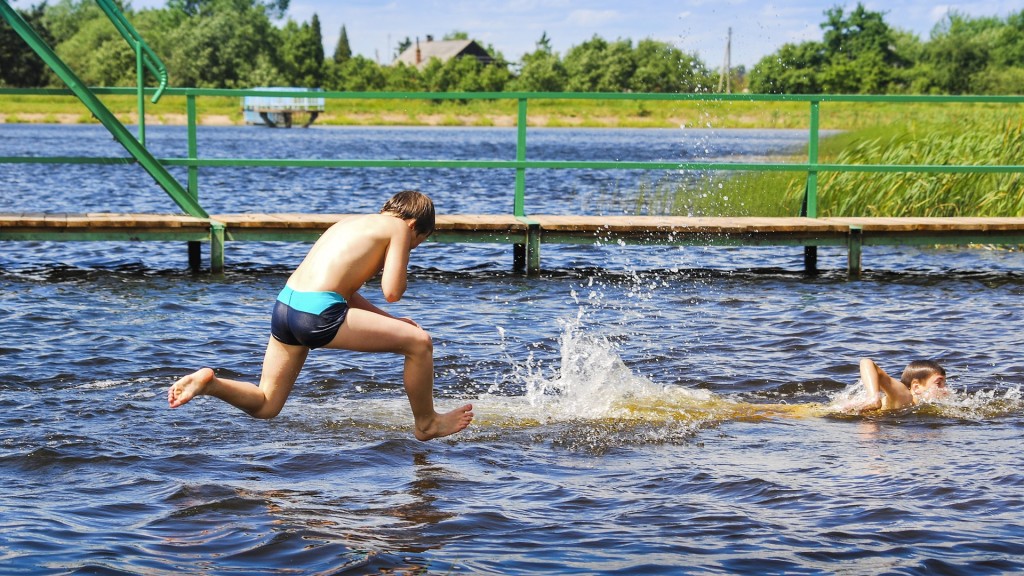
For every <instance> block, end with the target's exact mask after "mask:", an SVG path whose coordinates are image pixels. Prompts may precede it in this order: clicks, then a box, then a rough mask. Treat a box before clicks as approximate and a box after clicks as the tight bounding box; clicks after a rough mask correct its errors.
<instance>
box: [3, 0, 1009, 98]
mask: <svg viewBox="0 0 1024 576" xmlns="http://www.w3.org/2000/svg"><path fill="white" fill-rule="evenodd" d="M120 5H121V7H122V8H123V9H124V12H125V14H126V16H127V17H128V19H129V20H130V21H131V22H132V24H133V25H134V26H135V28H136V29H138V31H139V32H140V33H141V35H142V37H143V38H145V39H146V42H147V43H148V44H149V45H150V46H151V47H152V48H153V50H154V51H155V52H156V53H157V54H159V55H160V56H161V58H162V59H163V61H164V62H165V64H166V65H167V69H168V73H169V75H170V83H171V85H172V86H181V87H200V88H249V87H254V86H296V87H309V88H323V89H326V90H331V91H424V92H451V91H455V92H475V91H486V92H502V91H539V92H562V91H568V92H626V91H630V92H664V93H675V92H701V91H713V90H714V89H715V88H716V87H717V86H719V85H720V84H721V82H720V77H719V71H717V70H713V69H711V68H709V67H708V66H707V65H705V63H704V62H703V61H701V59H700V58H699V57H698V56H697V55H696V54H691V53H686V52H684V51H682V50H680V49H678V48H676V47H675V46H673V45H672V44H670V43H667V42H661V41H657V40H652V39H642V40H639V41H637V42H635V43H634V42H633V41H632V40H630V39H617V40H614V41H610V40H606V39H604V38H601V37H600V36H597V35H595V36H593V37H592V38H591V39H589V40H587V41H584V42H582V43H581V44H579V45H576V46H573V47H571V48H569V50H567V51H566V53H565V54H564V55H560V54H558V53H556V52H555V51H554V50H553V49H552V47H551V41H550V38H548V36H547V35H546V34H543V35H542V36H541V38H540V39H539V40H538V41H537V42H536V45H535V47H534V50H533V51H532V52H529V53H527V54H524V55H523V56H522V57H521V58H520V59H519V60H518V61H509V60H506V59H505V57H504V55H503V54H501V52H500V51H498V50H496V49H494V47H493V46H486V47H485V48H487V50H488V52H490V54H491V55H492V56H493V58H494V61H493V62H492V63H488V64H484V63H481V62H480V61H478V60H476V59H475V58H461V59H452V60H449V61H447V62H441V61H439V60H436V59H434V60H431V61H430V62H429V63H427V64H426V65H425V66H424V67H422V68H417V67H415V66H407V65H404V64H401V63H397V64H394V65H386V64H381V63H380V62H378V61H377V60H375V59H370V58H367V57H365V56H361V55H354V54H352V50H351V48H350V46H349V40H348V31H347V29H346V27H345V26H342V27H341V30H340V34H339V39H338V43H337V45H336V47H335V49H334V51H333V54H330V55H327V54H325V53H324V47H323V36H322V33H321V28H320V21H319V18H318V17H317V15H315V14H314V15H313V17H312V18H311V19H310V21H309V22H301V23H299V22H295V21H294V20H292V19H291V18H288V17H287V11H288V5H289V0H168V1H167V3H166V6H165V7H164V8H157V9H145V10H138V11H135V10H132V8H131V6H130V2H121V3H120ZM19 12H20V13H21V14H22V15H23V16H24V17H25V19H26V20H27V21H28V22H29V24H31V25H32V26H33V28H35V30H36V31H37V32H39V33H40V35H41V36H42V37H43V38H44V39H45V40H46V41H47V42H48V43H49V44H50V45H51V46H53V47H54V48H55V51H56V52H57V54H58V55H59V56H60V57H61V58H62V59H63V60H64V61H65V62H67V63H68V65H70V66H71V68H72V69H73V70H75V71H76V73H77V74H78V75H79V76H80V77H81V78H82V80H83V81H84V82H86V83H87V84H89V85H94V86H131V85H134V83H135V56H134V54H133V52H132V51H131V49H130V48H129V46H128V45H127V43H126V42H125V41H124V40H123V39H122V38H121V36H120V35H119V34H118V32H117V31H116V29H115V28H114V26H112V25H111V24H110V22H109V20H107V18H106V16H105V15H104V14H103V12H102V11H101V10H100V9H99V8H98V6H96V4H95V2H92V1H91V0H58V1H57V2H55V3H53V4H49V3H47V2H43V3H42V4H39V5H35V6H33V7H31V8H29V9H27V10H19ZM824 16H825V20H824V22H822V23H821V28H822V30H823V32H824V33H823V39H822V40H821V41H807V42H803V43H799V44H785V45H783V46H782V47H781V48H779V49H778V50H777V51H776V52H774V53H772V54H770V55H768V56H765V57H764V58H762V59H761V60H760V61H759V62H758V63H757V64H756V65H754V66H753V67H752V68H751V69H750V70H749V73H748V71H747V70H745V69H744V68H743V67H739V68H737V69H734V70H732V71H730V72H731V74H732V78H731V79H730V84H731V85H732V86H733V87H734V88H737V89H743V88H746V89H749V90H750V91H751V92H756V93H804V94H818V93H870V94H885V93H890V94H900V93H914V94H922V93H925V94H964V93H978V94H992V93H1001V94H1018V93H1024V10H1022V11H1021V12H1019V13H1016V14H1011V15H1009V16H1008V17H1006V18H998V17H983V18H972V17H968V16H966V15H963V14H959V13H956V12H952V13H950V14H948V15H947V16H946V17H945V19H944V20H943V21H941V22H940V23H939V24H938V25H937V26H936V27H935V28H934V29H933V30H932V33H931V37H930V38H929V39H928V40H926V41H922V40H921V39H919V38H918V37H917V36H916V35H915V34H912V33H910V32H906V31H901V30H898V29H894V28H892V27H890V26H889V25H888V24H887V23H886V22H885V17H884V14H883V13H881V12H874V11H870V10H867V9H866V8H864V6H863V5H861V4H858V5H857V7H856V8H854V9H853V10H851V11H849V12H848V13H847V12H846V11H844V10H843V8H841V7H835V8H831V9H829V10H826V11H825V12H824ZM444 39H446V40H449V39H470V37H469V34H468V33H466V32H459V31H454V32H451V33H449V34H448V35H446V36H445V37H444ZM411 44H412V40H411V39H410V38H409V37H406V38H405V39H404V40H401V41H399V42H398V43H397V44H396V47H395V53H394V54H390V55H388V57H389V58H390V57H394V56H397V55H398V53H400V51H401V50H402V49H404V48H406V47H409V46H410V45H411ZM59 85H60V82H59V81H58V80H57V78H56V77H55V76H54V75H53V74H52V73H51V72H49V70H48V69H47V68H46V67H45V66H44V65H43V64H42V62H41V61H40V60H39V58H38V57H37V56H36V55H35V53H33V52H32V51H31V50H29V49H28V47H27V46H26V45H25V44H24V42H23V41H22V40H21V38H20V37H18V36H17V34H16V33H15V32H14V31H13V29H12V28H11V27H10V26H9V25H7V23H6V22H0V86H12V87H44V86H59Z"/></svg>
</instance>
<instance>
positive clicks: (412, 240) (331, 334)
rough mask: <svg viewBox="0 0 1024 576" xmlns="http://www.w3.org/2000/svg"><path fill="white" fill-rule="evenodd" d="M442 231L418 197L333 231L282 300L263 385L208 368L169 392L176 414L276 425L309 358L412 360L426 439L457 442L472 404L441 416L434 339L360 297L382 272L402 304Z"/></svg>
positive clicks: (398, 200)
mask: <svg viewBox="0 0 1024 576" xmlns="http://www.w3.org/2000/svg"><path fill="white" fill-rule="evenodd" d="M433 231H434V203H433V202H432V201H431V200H430V198H428V197H427V196H426V195H424V194H421V193H420V192H415V191H409V190H407V191H404V192H399V193H398V194H396V195H395V196H393V197H392V198H391V199H390V200H388V201H387V202H386V203H385V204H384V207H383V208H382V209H381V211H380V213H379V214H367V215H364V216H357V217H355V218H352V219H348V220H343V221H341V222H338V223H336V224H334V225H333V226H331V227H330V228H329V229H328V230H327V231H326V232H324V234H323V235H322V236H321V237H320V239H319V240H317V241H316V243H315V244H313V247H312V248H310V250H309V253H308V254H307V255H306V257H305V259H304V260H303V261H302V263H301V264H299V267H298V268H296V269H295V271H294V272H293V273H292V275H291V276H290V277H289V278H288V281H287V282H286V284H285V287H284V289H283V290H281V293H280V294H279V295H278V297H277V302H276V303H275V304H274V311H273V314H272V317H271V322H270V332H271V337H270V341H269V343H268V344H267V351H266V355H265V356H264V358H263V371H262V374H261V375H260V383H259V385H256V384H251V383H249V382H241V381H238V380H228V379H227V378H219V377H217V375H216V374H215V373H214V371H213V370H212V369H210V368H201V369H200V370H197V371H196V372H193V373H192V374H189V375H188V376H185V377H184V378H181V379H180V380H178V381H177V382H175V383H174V384H173V385H172V386H171V387H170V389H169V390H168V391H167V402H168V404H170V407H171V408H177V407H179V406H181V405H183V404H185V403H187V402H188V401H189V400H191V399H192V398H194V397H195V396H199V395H207V396H214V397H216V398H220V399H221V400H224V401H225V402H227V403H229V404H231V405H232V406H235V407H237V408H240V409H241V410H243V411H244V412H246V413H248V414H249V415H250V416H253V417H255V418H273V417H274V416H277V414H278V413H280V412H281V408H282V407H283V406H284V403H285V400H286V399H287V398H288V394H289V393H290V392H291V390H292V386H293V385H294V384H295V380H296V379H297V378H298V376H299V371H300V370H302V365H303V364H304V363H305V361H306V356H307V355H308V354H309V351H310V350H311V349H314V348H338V349H342V350H353V351H357V352H392V353H397V354H402V355H403V356H405V368H404V371H403V379H404V383H405V392H406V394H407V395H408V397H409V404H410V405H411V406H412V413H413V418H414V420H415V427H414V435H415V436H416V438H417V439H419V440H430V439H432V438H438V437H441V436H448V435H450V434H454V433H456V432H459V431H460V430H462V429H464V428H465V427H466V426H469V423H470V422H471V421H472V420H473V412H472V409H473V406H472V405H470V404H466V405H465V406H462V407H459V408H456V409H455V410H452V411H451V412H447V413H444V414H440V413H438V412H436V411H434V398H433V385H434V347H433V343H432V342H431V339H430V335H429V334H428V333H427V332H426V331H425V330H423V329H422V328H420V326H419V325H418V324H416V323H415V322H413V321H412V320H411V319H409V318H395V317H394V316H391V315H390V314H388V313H386V312H384V311H383V310H381V309H380V308H377V307H376V306H374V305H373V304H371V303H370V302H369V301H368V300H367V299H366V298H364V297H363V296H361V295H360V294H359V292H358V290H359V288H361V287H362V285H363V284H364V283H365V282H366V281H367V280H369V279H370V278H371V277H373V276H374V275H376V274H377V273H378V272H380V273H381V278H380V285H381V290H382V291H383V292H384V299H385V300H387V301H388V302H397V301H398V300H399V299H400V298H401V297H402V295H403V294H404V293H405V289H406V266H407V265H408V263H409V252H410V251H411V250H412V249H413V248H415V247H417V246H419V245H420V243H422V242H423V241H424V240H426V238H427V236H429V235H430V233H431V232H433Z"/></svg>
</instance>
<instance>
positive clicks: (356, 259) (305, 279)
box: [288, 214, 416, 302]
mask: <svg viewBox="0 0 1024 576" xmlns="http://www.w3.org/2000/svg"><path fill="white" fill-rule="evenodd" d="M415 237H416V233H415V232H414V231H413V230H412V228H411V226H410V224H409V221H406V220H402V219H400V218H397V217H395V216H393V215H390V214H367V215H365V216H356V217H354V218H349V219H346V220H342V221H341V222H338V223H337V224H334V225H333V226H331V227H330V228H328V229H327V231H326V232H324V234H323V235H322V236H321V237H320V239H319V240H317V241H316V243H315V244H314V245H313V247H312V248H311V249H310V251H309V253H308V254H307V255H306V257H305V259H303V261H302V263H301V264H299V267H298V268H296V270H295V272H293V273H292V275H291V277H290V278H289V279H288V285H289V286H291V287H292V288H294V289H296V290H307V291H332V292H337V293H338V294H341V295H342V297H344V298H346V299H348V298H351V297H352V294H353V293H355V292H356V291H357V290H359V288H360V287H361V286H362V285H363V284H364V283H365V282H366V281H367V280H369V279H370V278H372V277H373V276H374V275H375V274H377V273H378V272H380V271H381V270H382V269H383V270H384V274H383V276H382V278H381V289H382V290H383V291H384V295H385V298H386V299H387V300H388V301H389V302H395V301H397V300H398V299H399V298H401V296H402V294H403V293H404V292H405V286H406V273H405V269H406V266H407V264H408V262H409V251H410V250H411V249H412V247H413V241H414V240H415Z"/></svg>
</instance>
